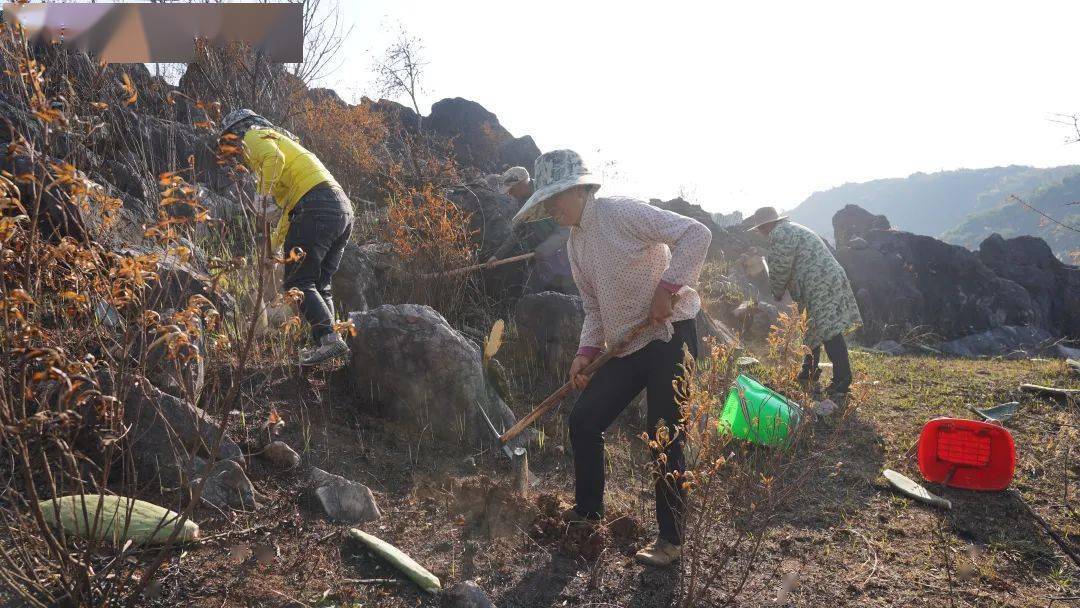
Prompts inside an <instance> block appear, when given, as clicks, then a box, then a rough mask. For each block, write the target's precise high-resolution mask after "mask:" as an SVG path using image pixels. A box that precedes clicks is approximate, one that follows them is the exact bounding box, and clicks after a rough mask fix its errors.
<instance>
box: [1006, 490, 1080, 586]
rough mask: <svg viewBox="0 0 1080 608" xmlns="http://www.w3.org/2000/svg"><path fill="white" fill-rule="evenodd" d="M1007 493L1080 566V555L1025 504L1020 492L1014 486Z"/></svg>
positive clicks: (1048, 523)
mask: <svg viewBox="0 0 1080 608" xmlns="http://www.w3.org/2000/svg"><path fill="white" fill-rule="evenodd" d="M1009 493H1010V494H1012V495H1013V498H1015V499H1016V500H1017V501H1019V503H1020V504H1021V505H1022V506H1023V507H1024V510H1025V511H1027V512H1028V515H1030V516H1031V518H1032V519H1034V520H1035V522H1036V523H1038V524H1039V526H1041V527H1042V529H1043V531H1044V532H1046V535H1047V536H1049V537H1050V539H1051V540H1053V541H1054V542H1055V543H1057V546H1059V547H1061V550H1062V551H1064V552H1065V555H1068V556H1069V559H1071V560H1072V561H1073V563H1074V564H1076V566H1077V567H1078V568H1080V555H1077V554H1076V551H1074V550H1073V549H1072V547H1070V546H1069V543H1067V542H1065V539H1064V538H1062V537H1061V535H1060V534H1058V533H1057V531H1056V530H1054V528H1053V527H1051V526H1050V522H1048V521H1046V520H1045V519H1043V518H1042V516H1041V515H1039V514H1038V513H1036V512H1035V509H1032V508H1031V505H1029V504H1027V501H1026V500H1024V497H1023V495H1022V494H1020V492H1018V491H1017V490H1016V488H1010V489H1009Z"/></svg>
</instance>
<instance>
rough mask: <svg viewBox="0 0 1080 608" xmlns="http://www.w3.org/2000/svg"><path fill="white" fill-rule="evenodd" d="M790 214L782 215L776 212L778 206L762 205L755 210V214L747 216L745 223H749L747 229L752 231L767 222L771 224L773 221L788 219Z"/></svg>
mask: <svg viewBox="0 0 1080 608" xmlns="http://www.w3.org/2000/svg"><path fill="white" fill-rule="evenodd" d="M787 217H788V216H786V215H780V214H779V213H777V212H776V207H762V208H761V209H758V210H757V211H755V212H754V215H751V216H750V217H748V218H746V222H744V223H745V224H749V225H750V227H749V228H747V229H746V231H747V232H752V231H754V230H757V229H758V228H761V227H762V226H764V225H765V224H771V223H773V222H779V221H780V220H786V219H787Z"/></svg>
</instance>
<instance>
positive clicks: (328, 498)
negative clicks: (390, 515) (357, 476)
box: [311, 467, 382, 522]
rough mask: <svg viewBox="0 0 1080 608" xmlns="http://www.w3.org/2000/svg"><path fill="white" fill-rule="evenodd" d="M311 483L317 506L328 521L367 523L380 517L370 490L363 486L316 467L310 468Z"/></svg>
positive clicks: (380, 514)
mask: <svg viewBox="0 0 1080 608" xmlns="http://www.w3.org/2000/svg"><path fill="white" fill-rule="evenodd" d="M311 483H312V487H313V488H314V491H315V496H316V497H317V498H318V499H319V504H321V505H322V508H323V510H324V511H325V512H326V515H327V516H329V517H330V519H334V520H337V521H348V522H368V521H374V520H376V519H379V518H380V517H382V513H381V512H380V511H379V506H378V505H377V504H375V496H374V495H373V494H372V493H371V489H370V488H368V487H367V486H365V485H363V484H360V483H356V482H355V481H349V480H348V479H345V478H344V477H342V476H340V475H334V474H333V473H327V472H326V471H324V470H322V469H319V468H316V467H312V468H311Z"/></svg>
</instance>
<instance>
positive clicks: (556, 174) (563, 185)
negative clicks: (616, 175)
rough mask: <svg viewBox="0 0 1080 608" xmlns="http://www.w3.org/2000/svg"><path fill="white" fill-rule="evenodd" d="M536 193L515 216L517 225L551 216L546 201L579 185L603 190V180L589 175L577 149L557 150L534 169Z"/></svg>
mask: <svg viewBox="0 0 1080 608" xmlns="http://www.w3.org/2000/svg"><path fill="white" fill-rule="evenodd" d="M533 183H534V184H535V185H536V191H535V192H533V195H532V196H530V197H529V200H527V201H525V204H524V205H522V206H521V209H520V210H518V212H517V215H515V216H514V220H513V222H514V224H520V223H522V222H534V221H536V220H542V219H544V218H545V217H547V215H548V214H547V210H545V209H544V205H543V203H544V201H546V200H547V199H549V198H551V197H553V196H555V195H556V194H559V193H560V192H565V191H567V190H569V189H570V188H573V187H575V186H592V187H593V188H594V189H596V188H599V187H600V179H599V178H597V177H596V176H595V175H593V174H592V173H590V172H589V169H588V168H587V167H585V163H584V162H583V161H582V160H581V156H579V155H578V153H577V152H574V151H573V150H555V151H553V152H547V153H545V154H542V155H540V157H539V158H537V159H536V166H535V167H534V170H533Z"/></svg>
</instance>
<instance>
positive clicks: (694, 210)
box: [649, 198, 721, 255]
mask: <svg viewBox="0 0 1080 608" xmlns="http://www.w3.org/2000/svg"><path fill="white" fill-rule="evenodd" d="M649 204H650V205H652V206H653V207H658V208H660V209H665V210H667V211H674V212H675V213H678V214H679V215H685V216H686V217H688V218H691V219H695V220H697V221H699V222H701V223H702V224H704V225H705V227H706V228H708V229H709V232H712V234H713V240H712V242H711V243H710V244H709V254H710V255H711V254H716V253H718V252H719V251H721V247H720V243H719V241H718V240H717V238H716V235H717V234H718V233H720V232H721V228H720V226H719V225H717V223H716V222H715V221H713V216H712V214H711V213H709V212H708V211H705V210H704V209H702V208H701V205H695V204H693V203H690V202H687V201H685V200H683V199H682V198H673V199H671V200H670V201H662V200H660V199H657V198H654V199H651V200H650V201H649Z"/></svg>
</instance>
